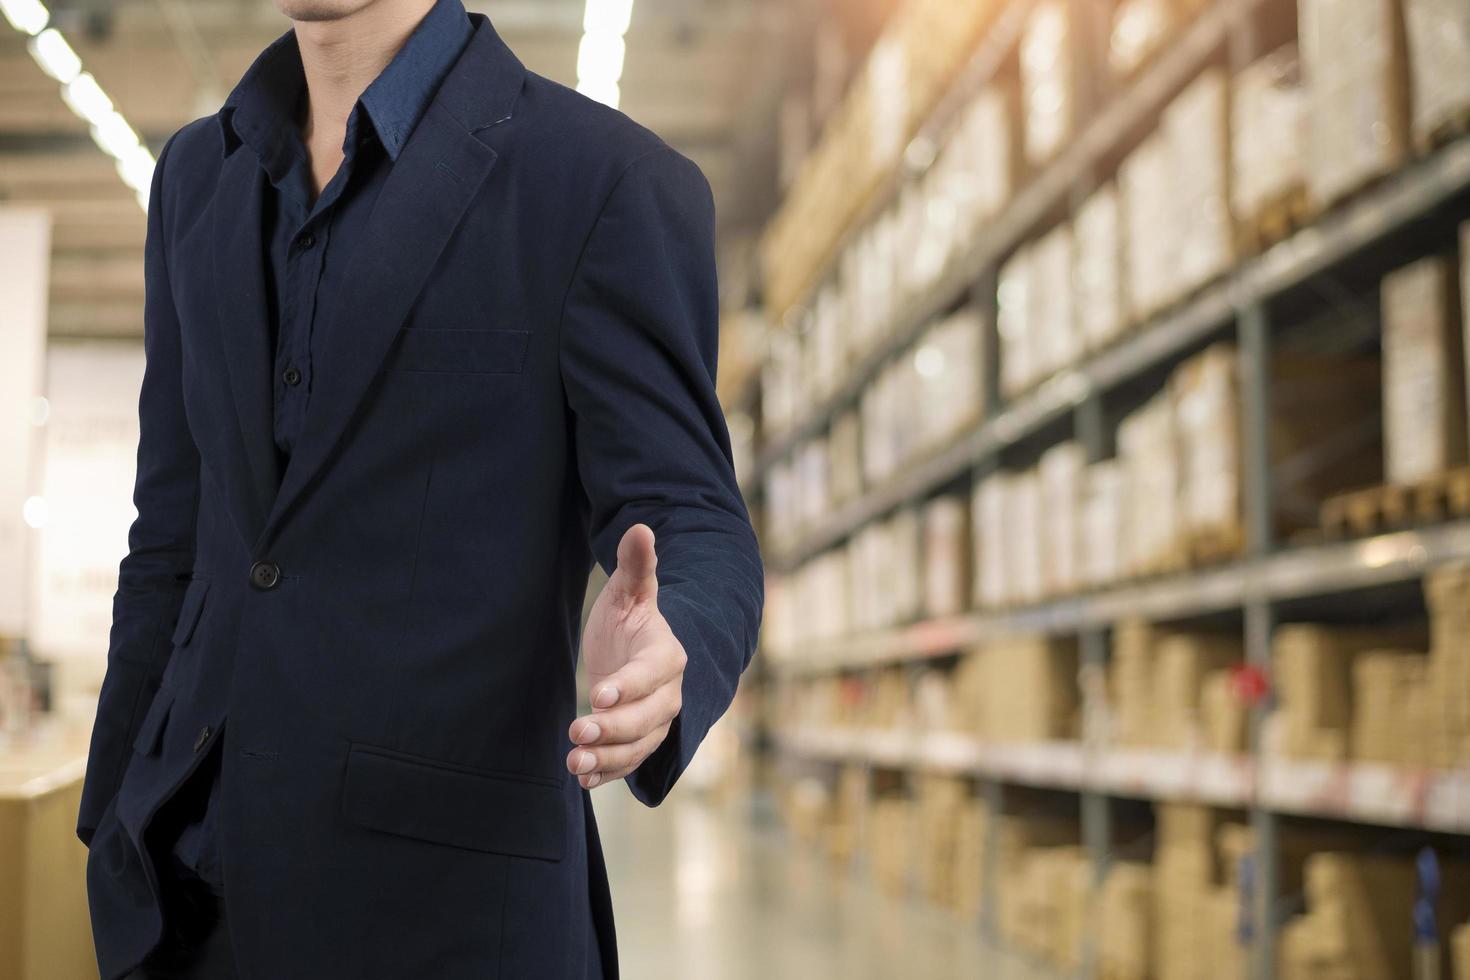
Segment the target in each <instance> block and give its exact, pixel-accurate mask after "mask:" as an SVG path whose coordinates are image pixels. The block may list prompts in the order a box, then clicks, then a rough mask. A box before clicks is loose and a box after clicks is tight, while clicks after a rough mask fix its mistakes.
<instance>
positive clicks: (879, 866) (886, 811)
mask: <svg viewBox="0 0 1470 980" xmlns="http://www.w3.org/2000/svg"><path fill="white" fill-rule="evenodd" d="M915 813H916V810H915V806H914V801H913V800H911V799H909V798H908V797H906V796H901V795H896V794H889V795H882V796H878V797H876V798H875V799H874V800H873V802H872V805H871V807H870V808H869V812H868V821H869V826H870V827H871V829H872V833H871V834H869V835H868V837H867V844H868V851H869V854H870V856H871V859H872V860H871V864H872V873H873V880H874V882H876V883H877V885H878V887H879V888H880V889H882V890H883V891H884V892H886V893H888V894H890V895H900V896H901V895H905V894H907V893H908V890H909V875H910V872H911V870H912V868H913V866H914V861H913V857H914V855H913V850H914V848H913V841H914V829H915V828H914V822H915Z"/></svg>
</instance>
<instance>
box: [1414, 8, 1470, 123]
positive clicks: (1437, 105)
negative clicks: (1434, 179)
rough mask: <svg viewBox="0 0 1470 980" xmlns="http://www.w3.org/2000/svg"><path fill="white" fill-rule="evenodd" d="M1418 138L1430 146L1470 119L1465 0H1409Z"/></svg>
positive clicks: (1468, 21)
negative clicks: (1461, 0)
mask: <svg viewBox="0 0 1470 980" xmlns="http://www.w3.org/2000/svg"><path fill="white" fill-rule="evenodd" d="M1403 4H1404V20H1405V21H1406V23H1407V27H1408V42H1409V65H1410V66H1411V69H1412V77H1411V79H1410V81H1411V85H1410V90H1411V91H1412V93H1413V117H1412V120H1411V122H1412V128H1413V134H1414V142H1415V143H1416V144H1417V145H1418V146H1420V147H1421V148H1428V147H1429V146H1430V145H1431V144H1433V143H1434V142H1436V139H1437V137H1439V136H1440V135H1441V134H1446V135H1448V134H1453V133H1456V132H1459V131H1461V130H1463V129H1464V127H1465V124H1466V123H1467V122H1470V18H1467V17H1466V16H1465V8H1464V5H1463V4H1461V3H1460V2H1459V0H1403Z"/></svg>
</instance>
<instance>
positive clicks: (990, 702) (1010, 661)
mask: <svg viewBox="0 0 1470 980" xmlns="http://www.w3.org/2000/svg"><path fill="white" fill-rule="evenodd" d="M980 656H981V658H982V664H983V667H982V670H983V673H984V678H985V680H984V684H983V689H982V691H981V698H982V701H981V709H980V726H981V728H980V733H981V735H982V737H984V738H986V739H988V740H990V741H994V742H1041V741H1050V740H1053V739H1073V738H1076V737H1077V735H1078V721H1079V718H1078V715H1079V706H1080V701H1081V698H1080V692H1079V690H1078V686H1077V668H1078V656H1077V643H1076V640H1075V638H1071V637H1042V636H1019V637H1014V638H1006V639H997V640H995V641H993V642H991V643H988V644H987V645H986V646H985V647H984V648H983V649H982V652H981V654H980Z"/></svg>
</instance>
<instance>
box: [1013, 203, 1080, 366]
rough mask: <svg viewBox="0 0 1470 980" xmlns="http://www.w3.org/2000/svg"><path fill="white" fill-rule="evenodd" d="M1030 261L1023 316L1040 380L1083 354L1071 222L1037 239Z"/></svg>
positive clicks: (1062, 224)
mask: <svg viewBox="0 0 1470 980" xmlns="http://www.w3.org/2000/svg"><path fill="white" fill-rule="evenodd" d="M1030 262H1031V270H1030V275H1031V282H1032V283H1033V286H1034V288H1032V289H1029V290H1028V291H1027V297H1026V298H1027V302H1028V303H1029V304H1030V310H1029V312H1028V314H1027V317H1026V320H1027V326H1028V328H1029V329H1030V330H1031V331H1032V333H1033V340H1034V343H1033V345H1032V349H1031V355H1032V359H1033V364H1032V367H1033V369H1034V378H1033V379H1032V380H1035V381H1041V380H1045V379H1046V378H1049V377H1051V376H1052V375H1053V374H1056V373H1057V372H1058V371H1060V370H1062V369H1063V368H1067V367H1071V366H1072V365H1073V364H1075V363H1076V362H1077V360H1078V359H1079V358H1081V356H1082V341H1081V337H1080V335H1079V334H1078V332H1077V324H1076V319H1075V316H1074V311H1073V307H1072V289H1071V277H1072V226H1071V225H1069V224H1067V223H1066V222H1063V223H1061V224H1058V225H1057V226H1055V227H1054V228H1052V229H1051V230H1050V231H1048V232H1046V233H1045V234H1044V235H1042V236H1041V237H1040V238H1038V239H1036V241H1035V243H1033V244H1032V245H1031V248H1030Z"/></svg>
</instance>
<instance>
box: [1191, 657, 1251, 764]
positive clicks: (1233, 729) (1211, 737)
mask: <svg viewBox="0 0 1470 980" xmlns="http://www.w3.org/2000/svg"><path fill="white" fill-rule="evenodd" d="M1200 720H1201V723H1202V725H1203V729H1204V749H1205V751H1206V752H1224V753H1239V752H1244V751H1246V750H1247V749H1248V748H1249V745H1248V742H1249V733H1250V727H1249V712H1248V711H1247V710H1246V706H1245V701H1244V700H1242V698H1241V697H1240V695H1239V694H1238V693H1237V689H1236V680H1235V671H1234V670H1233V669H1232V670H1211V671H1209V672H1208V673H1206V674H1205V679H1204V683H1203V684H1202V685H1201V687H1200Z"/></svg>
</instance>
